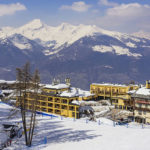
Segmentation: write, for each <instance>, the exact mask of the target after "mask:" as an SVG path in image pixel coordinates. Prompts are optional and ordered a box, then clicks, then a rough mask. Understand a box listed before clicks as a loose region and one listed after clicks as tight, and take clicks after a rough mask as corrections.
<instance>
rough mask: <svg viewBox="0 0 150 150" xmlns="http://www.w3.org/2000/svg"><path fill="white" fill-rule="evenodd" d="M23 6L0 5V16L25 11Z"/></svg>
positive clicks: (15, 4)
mask: <svg viewBox="0 0 150 150" xmlns="http://www.w3.org/2000/svg"><path fill="white" fill-rule="evenodd" d="M26 9H27V8H26V7H25V5H23V4H20V3H14V4H0V16H5V15H13V14H14V13H16V12H17V11H22V10H26Z"/></svg>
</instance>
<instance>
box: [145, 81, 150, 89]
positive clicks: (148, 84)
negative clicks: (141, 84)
mask: <svg viewBox="0 0 150 150" xmlns="http://www.w3.org/2000/svg"><path fill="white" fill-rule="evenodd" d="M146 88H147V89H150V80H147V81H146Z"/></svg>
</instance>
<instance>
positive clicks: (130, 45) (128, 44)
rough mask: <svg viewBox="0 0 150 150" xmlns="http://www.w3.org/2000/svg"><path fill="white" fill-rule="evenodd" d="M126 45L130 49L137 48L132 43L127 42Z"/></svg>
mask: <svg viewBox="0 0 150 150" xmlns="http://www.w3.org/2000/svg"><path fill="white" fill-rule="evenodd" d="M126 45H127V46H128V47H132V48H136V47H137V46H136V45H135V44H134V43H131V42H127V43H126Z"/></svg>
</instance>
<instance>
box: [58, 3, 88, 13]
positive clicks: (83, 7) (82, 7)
mask: <svg viewBox="0 0 150 150" xmlns="http://www.w3.org/2000/svg"><path fill="white" fill-rule="evenodd" d="M90 7H91V5H88V4H86V3H85V2H83V1H79V2H74V3H73V4H72V5H70V6H69V5H63V6H61V8H60V9H63V10H73V11H77V12H85V11H87V10H88V9H89V8H90Z"/></svg>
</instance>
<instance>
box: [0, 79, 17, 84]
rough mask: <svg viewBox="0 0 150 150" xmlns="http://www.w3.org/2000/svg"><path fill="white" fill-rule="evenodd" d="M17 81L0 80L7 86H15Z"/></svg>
mask: <svg viewBox="0 0 150 150" xmlns="http://www.w3.org/2000/svg"><path fill="white" fill-rule="evenodd" d="M15 82H16V81H6V80H0V84H3V83H7V84H14V83H15Z"/></svg>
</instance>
